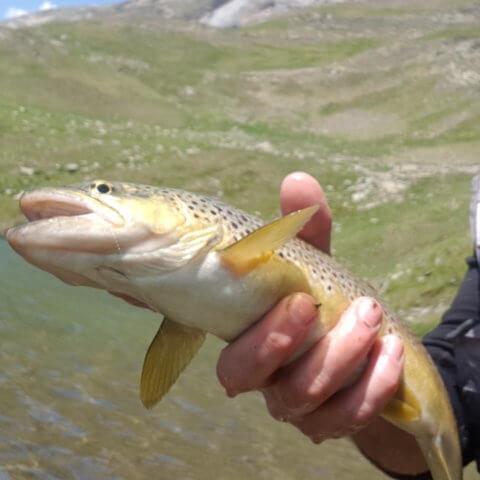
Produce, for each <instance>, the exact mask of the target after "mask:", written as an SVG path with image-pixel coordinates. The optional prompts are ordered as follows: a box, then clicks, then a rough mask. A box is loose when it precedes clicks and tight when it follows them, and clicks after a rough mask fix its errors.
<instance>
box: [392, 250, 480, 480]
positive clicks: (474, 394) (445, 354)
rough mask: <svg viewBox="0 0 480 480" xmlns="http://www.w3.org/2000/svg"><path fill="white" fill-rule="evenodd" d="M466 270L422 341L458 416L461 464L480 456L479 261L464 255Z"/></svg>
mask: <svg viewBox="0 0 480 480" xmlns="http://www.w3.org/2000/svg"><path fill="white" fill-rule="evenodd" d="M467 265H468V271H467V273H466V275H465V278H464V280H463V282H462V284H461V285H460V288H459V290H458V292H457V295H456V296H455V299H454V300H453V302H452V305H451V306H450V308H449V309H448V310H447V311H446V312H445V314H444V315H443V318H442V321H441V322H440V323H439V325H438V326H437V327H436V328H435V329H434V330H432V331H431V332H429V333H427V335H425V337H424V338H423V344H424V345H425V348H426V349H427V350H428V352H429V354H430V355H431V357H432V359H433V361H434V362H435V364H436V366H437V368H438V371H439V373H440V375H441V376H442V379H443V382H444V384H445V387H446V389H447V392H448V396H449V398H450V402H451V404H452V407H453V411H454V414H455V417H456V420H457V427H458V432H459V439H460V445H461V449H462V456H463V464H464V465H466V464H467V463H470V462H471V461H472V460H476V461H477V467H478V466H479V464H480V463H479V460H480V408H479V405H480V303H479V301H480V293H479V292H480V283H479V282H480V277H479V266H478V261H477V259H476V258H475V257H470V258H468V259H467ZM385 473H387V474H388V475H390V476H391V477H393V478H397V479H405V480H410V479H411V480H427V479H431V478H432V477H431V475H430V473H424V474H420V475H416V476H415V475H412V476H410V475H398V474H394V473H391V472H385Z"/></svg>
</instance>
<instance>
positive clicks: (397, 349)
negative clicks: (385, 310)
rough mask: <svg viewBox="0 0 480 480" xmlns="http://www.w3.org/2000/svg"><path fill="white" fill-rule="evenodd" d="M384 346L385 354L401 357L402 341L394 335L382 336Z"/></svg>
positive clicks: (395, 357)
mask: <svg viewBox="0 0 480 480" xmlns="http://www.w3.org/2000/svg"><path fill="white" fill-rule="evenodd" d="M383 342H384V345H385V348H386V349H387V355H388V356H389V357H392V358H394V359H395V360H400V359H401V358H402V357H403V342H402V340H401V339H400V338H399V337H397V336H396V335H387V336H385V337H383Z"/></svg>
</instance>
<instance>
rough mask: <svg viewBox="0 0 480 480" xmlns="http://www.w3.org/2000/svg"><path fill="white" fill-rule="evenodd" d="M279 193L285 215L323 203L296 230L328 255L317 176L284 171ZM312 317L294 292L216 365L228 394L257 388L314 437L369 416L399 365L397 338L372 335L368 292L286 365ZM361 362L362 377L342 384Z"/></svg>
mask: <svg viewBox="0 0 480 480" xmlns="http://www.w3.org/2000/svg"><path fill="white" fill-rule="evenodd" d="M280 199H281V206H282V212H283V214H284V215H285V214H287V213H290V212H292V211H295V210H298V209H301V208H305V207H307V206H309V205H312V204H320V205H321V208H320V209H319V210H318V212H317V213H316V214H315V215H314V217H313V218H312V220H311V221H310V222H309V223H308V224H307V225H306V226H305V228H304V229H303V230H302V232H300V236H301V237H302V238H303V239H304V240H306V241H308V242H310V243H311V244H313V245H315V246H316V247H317V248H320V249H322V250H323V251H325V252H327V253H328V252H329V249H330V230H331V213H330V209H329V207H328V204H327V201H326V198H325V195H324V194H323V191H322V189H321V187H320V185H319V184H318V183H317V182H316V180H315V179H313V178H312V177H311V176H309V175H307V174H305V173H293V174H291V175H289V176H288V177H286V178H285V180H284V181H283V183H282V188H281V194H280ZM317 316H318V312H317V309H316V307H315V300H314V299H313V298H311V297H310V296H308V295H306V294H303V293H297V294H293V295H291V296H290V297H287V298H285V299H283V300H282V301H280V302H279V304H278V305H277V306H276V307H275V308H274V309H273V310H271V311H270V312H269V313H268V314H267V315H266V316H265V317H264V318H263V319H262V320H261V321H260V322H258V323H256V324H255V325H254V326H253V327H252V328H250V329H249V330H247V331H246V332H245V333H244V334H242V335H241V336H240V337H238V338H237V339H236V340H235V341H234V342H232V343H231V344H230V345H228V346H227V347H226V348H225V349H224V350H223V352H222V354H221V356H220V360H219V362H218V365H217V375H218V378H219V380H220V382H221V384H222V385H223V386H224V388H225V389H226V391H227V394H228V395H230V396H234V395H236V394H238V393H242V392H247V391H251V390H261V391H262V393H263V395H264V396H265V399H266V402H267V407H268V410H269V412H270V414H271V415H272V416H273V417H274V418H277V419H279V420H283V421H288V422H290V423H292V424H293V425H295V426H296V427H297V428H299V429H300V430H301V431H302V432H303V433H304V434H305V435H307V436H308V437H309V438H310V439H312V440H313V441H315V442H319V441H322V440H324V439H326V438H337V437H340V436H346V435H352V434H353V433H355V432H356V431H358V430H359V429H361V428H362V427H364V426H366V425H368V424H369V423H370V422H372V421H373V420H375V419H376V418H377V417H378V415H379V414H380V412H381V411H382V410H383V408H384V407H385V406H386V404H387V403H388V401H389V400H390V399H391V398H392V396H393V395H394V393H395V391H396V389H397V387H398V384H399V381H400V377H401V371H402V366H403V344H402V342H401V340H400V339H399V338H397V337H395V336H393V335H388V336H386V337H383V338H382V339H377V338H376V337H377V334H378V331H379V329H380V322H381V317H382V312H381V308H380V306H379V304H378V303H377V302H376V301H375V300H373V299H371V298H359V299H357V300H355V301H354V302H353V303H352V305H351V306H350V307H349V308H348V309H347V310H346V312H345V313H344V314H343V315H342V317H341V319H340V321H339V322H338V324H337V325H336V326H335V327H334V328H333V329H332V330H331V331H330V332H329V333H328V334H327V335H325V336H324V337H323V338H321V339H320V340H319V341H318V342H317V344H316V345H315V346H314V347H313V348H312V349H311V350H309V351H308V352H306V353H305V354H303V355H302V356H301V357H300V358H298V359H296V360H295V361H293V362H291V363H288V360H289V359H290V358H291V357H292V356H293V355H294V353H295V352H296V351H297V349H298V348H299V347H300V345H301V344H302V343H303V341H304V340H305V339H306V338H307V336H308V334H309V333H310V331H311V330H312V329H313V327H314V324H315V321H316V318H317ZM364 361H367V364H366V367H365V368H364V370H363V371H362V373H361V375H360V377H359V378H358V379H357V380H356V381H355V382H354V383H353V384H352V385H351V386H349V387H346V388H343V386H344V384H345V382H347V381H348V380H349V379H350V378H351V377H352V376H353V375H354V374H355V372H356V371H357V369H358V368H359V367H361V366H362V364H363V363H364ZM239 365H241V368H238V366H239Z"/></svg>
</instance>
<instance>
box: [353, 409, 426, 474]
mask: <svg viewBox="0 0 480 480" xmlns="http://www.w3.org/2000/svg"><path fill="white" fill-rule="evenodd" d="M352 440H353V441H354V443H355V445H356V446H357V447H358V449H359V450H360V451H361V452H362V454H363V455H364V456H365V457H367V458H368V459H369V460H370V461H371V462H372V463H373V464H375V465H376V466H377V467H379V468H380V469H382V470H384V471H385V472H386V473H390V474H392V475H393V476H395V475H407V476H412V477H414V476H416V475H418V474H421V473H425V472H427V470H428V467H427V464H426V463H425V460H424V458H423V455H422V452H421V451H420V448H419V447H418V445H417V442H416V441H415V439H414V437H413V436H411V435H409V434H408V433H406V432H404V431H403V430H400V429H398V428H397V427H395V426H393V425H392V424H391V423H388V422H387V421H385V420H383V419H382V418H381V417H378V418H377V419H376V420H374V421H373V422H372V423H370V424H369V425H368V426H367V427H365V428H364V429H363V430H361V431H359V432H358V433H356V434H355V435H353V437H352Z"/></svg>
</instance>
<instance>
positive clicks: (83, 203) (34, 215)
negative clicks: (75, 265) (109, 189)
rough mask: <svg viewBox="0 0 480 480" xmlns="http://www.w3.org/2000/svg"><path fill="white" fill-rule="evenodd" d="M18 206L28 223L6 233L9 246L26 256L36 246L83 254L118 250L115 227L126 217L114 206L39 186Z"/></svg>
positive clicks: (117, 227)
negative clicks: (39, 187)
mask: <svg viewBox="0 0 480 480" xmlns="http://www.w3.org/2000/svg"><path fill="white" fill-rule="evenodd" d="M20 209H21V211H22V213H23V214H24V215H25V217H26V218H27V220H28V223H26V224H23V225H19V226H17V227H14V228H11V229H10V230H8V232H7V241H8V243H9V244H10V246H11V247H12V248H13V249H14V250H16V251H17V252H18V253H20V254H21V255H22V256H24V257H27V256H29V255H30V254H31V253H32V252H33V251H35V250H39V249H43V250H44V249H47V250H48V249H49V250H61V251H69V252H84V253H113V252H115V251H117V250H118V244H117V242H116V241H115V230H116V229H120V228H121V227H122V226H124V225H125V220H124V218H123V217H122V215H120V213H118V212H117V211H116V210H114V209H113V208H111V207H109V206H108V205H106V204H105V203H103V202H100V201H98V200H96V199H94V198H92V197H88V196H86V195H83V194H81V193H77V192H75V191H70V190H68V189H65V190H52V189H39V190H33V191H31V192H26V193H25V194H24V195H23V196H22V198H21V200H20Z"/></svg>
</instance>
